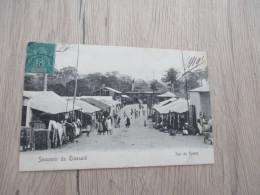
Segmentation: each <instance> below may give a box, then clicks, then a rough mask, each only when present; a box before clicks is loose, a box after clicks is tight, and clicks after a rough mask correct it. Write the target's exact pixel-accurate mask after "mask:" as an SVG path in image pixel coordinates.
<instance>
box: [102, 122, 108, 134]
mask: <svg viewBox="0 0 260 195" xmlns="http://www.w3.org/2000/svg"><path fill="white" fill-rule="evenodd" d="M102 126H103V135H105V132H107V134H108V130H107V126H106V118H104V119H102Z"/></svg>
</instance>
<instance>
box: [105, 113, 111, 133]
mask: <svg viewBox="0 0 260 195" xmlns="http://www.w3.org/2000/svg"><path fill="white" fill-rule="evenodd" d="M111 120H112V119H111V118H110V117H108V118H107V120H106V127H107V134H108V132H109V133H110V135H112V123H111Z"/></svg>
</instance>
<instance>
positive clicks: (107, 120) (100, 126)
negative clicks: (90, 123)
mask: <svg viewBox="0 0 260 195" xmlns="http://www.w3.org/2000/svg"><path fill="white" fill-rule="evenodd" d="M97 130H98V135H101V134H103V135H105V133H106V132H107V134H110V135H112V118H111V117H110V116H108V117H104V116H103V118H102V119H99V120H98V121H97Z"/></svg>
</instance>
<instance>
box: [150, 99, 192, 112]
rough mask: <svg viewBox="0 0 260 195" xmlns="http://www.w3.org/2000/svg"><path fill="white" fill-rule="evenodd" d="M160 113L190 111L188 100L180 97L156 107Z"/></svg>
mask: <svg viewBox="0 0 260 195" xmlns="http://www.w3.org/2000/svg"><path fill="white" fill-rule="evenodd" d="M155 110H157V111H158V112H159V113H160V114H167V113H169V112H176V113H184V112H187V111H188V104H187V100H185V99H178V100H176V101H173V102H171V103H169V104H166V105H164V106H161V107H158V108H155Z"/></svg>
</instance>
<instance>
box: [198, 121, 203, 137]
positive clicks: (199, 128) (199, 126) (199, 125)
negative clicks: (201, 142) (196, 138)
mask: <svg viewBox="0 0 260 195" xmlns="http://www.w3.org/2000/svg"><path fill="white" fill-rule="evenodd" d="M197 128H198V131H199V135H202V130H203V128H202V126H201V124H200V119H198V120H197Z"/></svg>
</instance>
